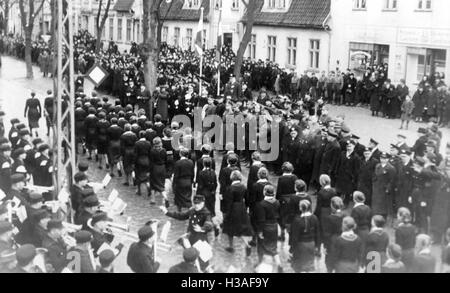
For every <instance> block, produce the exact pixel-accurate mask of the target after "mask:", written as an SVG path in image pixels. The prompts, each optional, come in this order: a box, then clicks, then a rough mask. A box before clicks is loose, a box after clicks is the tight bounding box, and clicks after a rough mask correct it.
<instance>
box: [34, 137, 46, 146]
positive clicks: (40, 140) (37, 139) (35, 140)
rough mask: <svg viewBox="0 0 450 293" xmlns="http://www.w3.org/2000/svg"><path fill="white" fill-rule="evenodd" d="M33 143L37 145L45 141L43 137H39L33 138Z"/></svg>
mask: <svg viewBox="0 0 450 293" xmlns="http://www.w3.org/2000/svg"><path fill="white" fill-rule="evenodd" d="M32 143H33V145H34V146H37V145H38V144H40V143H44V141H43V140H42V138H40V137H37V138H35V139H33V141H32Z"/></svg>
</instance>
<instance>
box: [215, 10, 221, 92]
mask: <svg viewBox="0 0 450 293" xmlns="http://www.w3.org/2000/svg"><path fill="white" fill-rule="evenodd" d="M221 25H222V8H220V14H219V26H218V27H217V35H218V36H217V37H218V38H222V36H221V35H220V34H221V31H222V30H221ZM220 44H222V42H220ZM217 45H219V44H217ZM216 54H219V60H218V61H217V63H218V66H217V97H219V96H220V62H221V61H222V48H217V52H216Z"/></svg>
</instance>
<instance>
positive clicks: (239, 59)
mask: <svg viewBox="0 0 450 293" xmlns="http://www.w3.org/2000/svg"><path fill="white" fill-rule="evenodd" d="M242 3H243V4H244V6H245V10H246V12H245V14H246V15H247V19H246V25H245V32H244V36H243V37H242V40H241V43H240V45H239V49H238V51H237V53H236V64H235V65H234V75H235V76H236V79H237V80H239V78H240V77H241V69H242V64H243V62H244V54H245V51H246V50H247V47H248V43H250V40H251V39H252V31H253V25H254V24H255V12H256V9H257V7H258V5H257V4H258V1H257V0H242Z"/></svg>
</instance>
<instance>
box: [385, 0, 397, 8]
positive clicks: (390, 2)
mask: <svg viewBox="0 0 450 293" xmlns="http://www.w3.org/2000/svg"><path fill="white" fill-rule="evenodd" d="M384 9H385V10H397V0H385V5H384Z"/></svg>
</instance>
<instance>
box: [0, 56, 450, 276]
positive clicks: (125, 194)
mask: <svg viewBox="0 0 450 293" xmlns="http://www.w3.org/2000/svg"><path fill="white" fill-rule="evenodd" d="M2 61H3V67H2V68H1V69H0V108H1V110H3V111H5V113H6V117H5V119H4V120H5V121H4V123H5V127H6V132H7V133H8V131H9V128H10V123H9V120H10V119H11V118H16V117H17V118H19V119H20V120H21V121H22V122H26V124H27V121H25V119H24V116H23V111H24V107H25V101H26V99H27V98H28V97H29V96H30V93H31V91H35V92H36V94H37V98H39V100H40V101H41V106H43V101H44V99H45V96H46V92H47V90H48V89H52V88H53V81H52V80H51V79H49V78H43V77H42V74H41V73H40V72H39V69H38V68H37V67H35V68H34V75H35V79H34V80H27V79H26V78H24V76H25V63H24V62H22V61H18V60H16V59H14V58H11V57H5V56H3V57H2ZM87 94H88V95H89V94H90V92H87ZM330 114H331V115H332V116H336V115H339V114H345V116H346V118H345V123H346V124H347V125H348V126H349V127H350V129H351V130H352V133H354V134H356V135H358V136H360V137H361V140H360V142H361V143H362V144H364V145H367V143H368V141H369V140H370V138H374V139H376V140H378V141H379V142H380V149H381V150H384V151H389V144H390V143H395V142H396V137H397V134H399V133H403V134H405V135H406V136H407V137H408V144H409V145H413V144H414V142H415V140H416V139H417V138H418V133H417V130H418V128H419V127H422V124H418V123H414V122H412V123H411V124H410V128H409V130H408V131H406V130H399V127H400V121H399V120H387V119H383V118H376V117H372V116H370V113H369V111H368V110H367V109H363V108H355V107H336V106H330ZM45 128H46V126H45V120H44V119H41V120H40V131H39V135H40V137H45V138H46V136H45V135H46V129H45ZM441 131H442V132H443V140H442V143H441V145H442V146H445V145H446V144H447V142H448V141H449V138H450V130H449V129H448V128H446V129H441ZM84 159H86V158H84ZM219 160H220V159H219ZM216 164H217V163H216ZM244 169H245V170H243V171H244V172H243V175H244V178H246V177H247V174H248V170H247V169H246V168H244ZM88 174H89V177H90V179H91V181H93V182H101V181H102V179H103V178H104V176H105V175H106V171H105V170H99V169H98V168H97V166H96V164H95V161H93V162H91V165H90V169H89V172H88ZM271 181H272V182H275V183H276V178H273V176H272V178H271ZM123 182H124V178H117V177H116V178H113V180H112V181H111V183H110V184H109V185H108V187H107V188H106V190H104V191H102V192H101V193H99V194H98V195H99V198H101V199H106V198H107V197H108V195H109V194H110V193H111V191H112V190H113V189H116V190H117V191H118V192H119V196H120V198H122V199H123V200H124V201H125V202H126V203H127V204H128V207H127V209H126V211H125V215H124V216H123V217H121V218H118V219H115V220H116V221H117V222H119V223H124V222H125V221H126V218H127V217H131V218H132V221H131V229H130V230H131V232H132V233H135V234H136V231H137V230H138V229H139V228H140V227H141V226H142V225H143V224H144V223H146V222H147V221H149V220H151V219H158V220H161V222H162V223H164V222H166V221H171V223H172V229H171V232H170V234H169V238H168V243H175V241H176V240H177V239H178V238H179V237H180V236H181V235H183V234H184V233H185V232H186V227H187V223H185V222H180V221H176V220H171V219H168V218H167V217H165V216H164V215H163V214H162V213H161V212H160V211H159V209H158V206H159V205H161V204H162V200H161V198H158V202H157V205H155V206H151V205H150V201H149V199H148V198H147V196H145V195H144V196H142V197H139V196H137V195H135V190H134V189H133V188H130V187H125V186H123V184H122V183H123ZM171 208H173V207H171ZM391 232H392V231H391ZM117 238H118V237H116V240H119V239H117ZM211 238H212V241H211V245H212V246H213V252H214V257H213V260H212V264H213V266H214V267H215V269H216V271H218V272H226V271H227V270H228V268H229V266H230V265H233V266H234V267H235V268H236V269H237V271H238V272H247V273H250V272H253V269H254V266H255V265H256V264H257V255H256V249H255V248H254V249H253V251H252V257H250V258H248V259H247V258H246V257H245V249H244V245H243V243H242V241H241V240H237V239H236V240H235V249H236V252H235V253H234V254H230V253H228V252H226V251H225V248H226V246H227V243H228V241H227V238H226V236H225V235H220V236H219V239H214V236H211ZM115 242H117V241H115ZM124 244H125V248H124V249H123V251H122V253H121V254H120V256H119V258H118V259H117V260H116V262H115V272H118V273H128V272H130V269H129V268H128V266H127V264H126V253H127V251H128V246H129V245H130V244H131V241H130V240H126V241H125V242H124ZM287 244H288V242H287V241H286V242H284V243H281V242H279V247H278V249H279V251H280V256H281V260H282V263H283V268H284V271H285V272H292V269H291V268H290V265H289V263H288V250H289V247H288V245H287ZM434 253H435V255H436V257H437V258H438V259H440V254H439V253H440V252H439V249H438V248H437V247H435V249H434ZM158 257H159V258H160V259H161V260H162V264H161V268H160V270H159V272H162V273H165V272H167V271H168V270H169V268H170V267H171V266H173V265H175V264H177V263H178V262H180V261H182V248H181V247H180V246H179V245H177V244H174V245H173V250H172V251H171V252H168V253H158ZM317 267H318V272H325V267H324V260H323V257H322V258H321V259H320V260H318V261H317Z"/></svg>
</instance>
